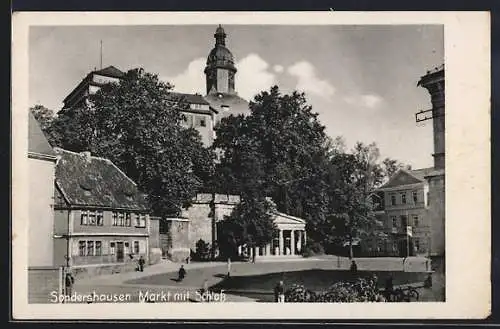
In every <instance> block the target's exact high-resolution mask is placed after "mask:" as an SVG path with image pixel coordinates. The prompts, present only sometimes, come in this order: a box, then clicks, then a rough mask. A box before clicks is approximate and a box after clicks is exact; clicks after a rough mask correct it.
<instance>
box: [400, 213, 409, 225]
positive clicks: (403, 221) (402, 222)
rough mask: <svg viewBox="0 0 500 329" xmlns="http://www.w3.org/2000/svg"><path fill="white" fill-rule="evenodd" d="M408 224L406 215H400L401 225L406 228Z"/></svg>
mask: <svg viewBox="0 0 500 329" xmlns="http://www.w3.org/2000/svg"><path fill="white" fill-rule="evenodd" d="M406 226H408V217H406V216H405V215H403V216H401V227H403V228H406Z"/></svg>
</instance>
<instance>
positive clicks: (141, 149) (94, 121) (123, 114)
mask: <svg viewBox="0 0 500 329" xmlns="http://www.w3.org/2000/svg"><path fill="white" fill-rule="evenodd" d="M171 89H172V86H171V85H170V84H168V83H164V82H161V81H159V80H158V77H157V76H156V75H154V74H150V73H146V72H144V71H143V70H142V69H135V70H131V71H129V72H127V74H126V76H125V78H124V79H123V80H122V81H121V82H120V83H110V84H106V85H104V86H103V87H101V88H100V90H99V91H98V92H97V93H96V94H93V95H90V96H89V99H88V104H87V105H86V106H82V107H79V108H72V109H67V110H64V111H62V112H60V113H59V115H58V117H57V119H55V120H54V122H53V125H52V127H53V130H54V132H55V136H56V138H55V139H56V140H57V145H59V146H61V147H64V148H66V149H69V150H73V151H87V150H89V151H91V152H92V153H93V154H96V155H98V156H102V157H105V158H107V159H110V160H111V161H113V162H114V163H115V164H116V165H117V166H118V167H120V168H121V169H122V170H123V171H124V172H125V173H126V174H127V175H128V176H129V177H130V178H131V179H132V180H134V181H135V182H136V183H137V184H138V187H139V188H140V189H141V190H143V191H144V192H146V193H147V195H148V201H149V202H150V204H151V206H152V208H153V211H154V212H155V214H156V215H159V216H167V215H177V214H178V213H179V212H180V210H181V208H182V206H187V205H189V203H190V200H191V199H192V197H193V196H194V195H195V193H196V192H197V191H198V190H199V189H201V188H202V187H203V185H204V183H205V182H206V181H208V180H209V179H210V177H211V176H212V175H213V165H212V163H213V162H212V160H213V158H214V157H213V153H212V152H211V151H209V150H207V149H205V148H204V147H203V144H202V142H201V137H200V135H199V134H198V132H197V131H196V130H195V129H193V128H189V129H186V128H183V127H182V126H181V124H180V121H181V119H182V117H181V112H180V109H182V108H183V107H184V106H187V104H185V103H183V102H182V101H181V100H180V99H178V98H176V97H174V96H173V94H172V93H171V92H170V91H171Z"/></svg>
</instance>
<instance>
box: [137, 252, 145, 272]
mask: <svg viewBox="0 0 500 329" xmlns="http://www.w3.org/2000/svg"><path fill="white" fill-rule="evenodd" d="M144 263H146V261H145V260H144V257H142V256H141V257H140V258H139V271H141V272H144Z"/></svg>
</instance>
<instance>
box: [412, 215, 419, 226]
mask: <svg viewBox="0 0 500 329" xmlns="http://www.w3.org/2000/svg"><path fill="white" fill-rule="evenodd" d="M418 224H419V222H418V216H417V215H413V226H415V227H418Z"/></svg>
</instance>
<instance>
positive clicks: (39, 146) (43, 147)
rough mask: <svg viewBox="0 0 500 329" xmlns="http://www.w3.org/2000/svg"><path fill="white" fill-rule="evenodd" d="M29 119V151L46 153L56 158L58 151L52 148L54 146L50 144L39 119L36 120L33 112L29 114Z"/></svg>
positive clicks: (39, 153)
mask: <svg viewBox="0 0 500 329" xmlns="http://www.w3.org/2000/svg"><path fill="white" fill-rule="evenodd" d="M28 120H29V121H28V153H31V154H38V155H44V156H48V157H53V158H54V159H55V157H56V153H55V152H54V150H53V149H52V146H50V144H49V142H48V141H47V138H46V137H45V135H44V133H43V132H42V129H41V128H40V125H39V124H38V121H36V119H35V117H34V116H33V114H32V113H31V112H29V114H28Z"/></svg>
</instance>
